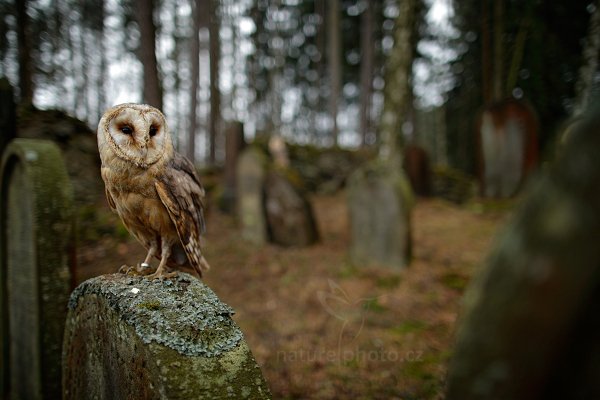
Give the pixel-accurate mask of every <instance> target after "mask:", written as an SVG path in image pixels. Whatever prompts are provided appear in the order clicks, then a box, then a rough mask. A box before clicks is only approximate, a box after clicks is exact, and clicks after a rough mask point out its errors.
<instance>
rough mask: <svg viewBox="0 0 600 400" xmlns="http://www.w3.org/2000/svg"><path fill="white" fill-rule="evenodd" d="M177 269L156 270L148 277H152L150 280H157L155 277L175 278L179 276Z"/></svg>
mask: <svg viewBox="0 0 600 400" xmlns="http://www.w3.org/2000/svg"><path fill="white" fill-rule="evenodd" d="M177 275H178V274H177V271H173V272H164V271H163V272H162V273H161V272H159V271H156V272H155V273H153V274H150V275H147V276H146V278H148V279H150V280H155V279H160V280H161V281H164V280H165V279H171V278H175V277H177Z"/></svg>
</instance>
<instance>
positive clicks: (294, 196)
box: [265, 171, 319, 246]
mask: <svg viewBox="0 0 600 400" xmlns="http://www.w3.org/2000/svg"><path fill="white" fill-rule="evenodd" d="M265 205H266V212H267V214H266V215H267V223H268V226H269V233H270V239H271V241H272V242H273V243H277V244H280V245H283V246H307V245H310V244H313V243H315V242H316V241H317V240H318V239H319V234H318V232H317V224H316V222H315V217H314V215H313V210H312V207H311V205H310V202H309V201H308V200H307V199H306V198H305V197H304V195H303V194H302V193H300V191H299V190H298V189H297V188H296V187H294V185H293V184H292V183H291V182H290V180H289V179H287V178H286V177H285V175H284V174H283V173H281V172H276V171H270V172H269V173H268V174H267V179H266V181H265Z"/></svg>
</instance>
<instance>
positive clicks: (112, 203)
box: [104, 188, 117, 211]
mask: <svg viewBox="0 0 600 400" xmlns="http://www.w3.org/2000/svg"><path fill="white" fill-rule="evenodd" d="M104 193H105V194H106V201H108V205H109V206H110V208H111V209H112V210H113V211H115V210H116V209H117V206H116V205H115V200H114V199H113V198H112V196H111V194H110V192H109V191H108V189H107V188H104Z"/></svg>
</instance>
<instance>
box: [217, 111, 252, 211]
mask: <svg viewBox="0 0 600 400" xmlns="http://www.w3.org/2000/svg"><path fill="white" fill-rule="evenodd" d="M245 145H246V142H245V140H244V124H242V123H241V122H239V121H234V122H230V123H229V125H228V126H227V129H226V131H225V182H224V185H223V201H222V202H221V206H222V209H223V211H225V212H227V213H233V212H235V207H236V199H237V164H238V160H239V157H240V152H241V151H242V150H243V149H244V147H245Z"/></svg>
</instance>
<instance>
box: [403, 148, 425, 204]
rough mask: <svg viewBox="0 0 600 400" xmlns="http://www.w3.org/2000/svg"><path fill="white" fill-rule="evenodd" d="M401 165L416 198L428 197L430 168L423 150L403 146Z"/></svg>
mask: <svg viewBox="0 0 600 400" xmlns="http://www.w3.org/2000/svg"><path fill="white" fill-rule="evenodd" d="M402 164H403V167H404V170H405V171H406V174H407V175H408V179H409V181H410V185H411V187H412V189H413V192H414V193H415V194H416V195H418V196H430V195H431V167H430V164H429V155H427V152H426V151H425V149H423V148H422V147H420V146H417V145H414V144H413V145H407V146H405V147H404V157H403V163H402Z"/></svg>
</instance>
